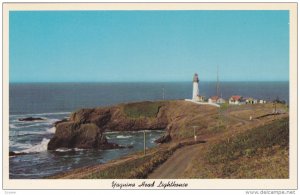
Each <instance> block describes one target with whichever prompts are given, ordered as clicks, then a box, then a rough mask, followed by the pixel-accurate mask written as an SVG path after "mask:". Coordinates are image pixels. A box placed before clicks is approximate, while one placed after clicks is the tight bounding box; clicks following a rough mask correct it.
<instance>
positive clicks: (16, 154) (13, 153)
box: [9, 152, 27, 156]
mask: <svg viewBox="0 0 300 195" xmlns="http://www.w3.org/2000/svg"><path fill="white" fill-rule="evenodd" d="M25 154H27V153H25V152H20V153H16V152H9V156H19V155H25Z"/></svg>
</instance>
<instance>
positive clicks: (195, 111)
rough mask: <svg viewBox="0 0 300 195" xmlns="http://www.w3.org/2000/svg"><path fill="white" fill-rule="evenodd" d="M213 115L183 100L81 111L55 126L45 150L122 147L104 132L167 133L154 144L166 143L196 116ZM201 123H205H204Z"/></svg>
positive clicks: (127, 104)
mask: <svg viewBox="0 0 300 195" xmlns="http://www.w3.org/2000/svg"><path fill="white" fill-rule="evenodd" d="M199 108H201V109H199ZM213 113H217V109H216V108H215V107H212V106H205V105H197V104H194V103H191V102H186V101H183V100H174V101H154V102H150V101H146V102H135V103H126V104H119V105H115V106H110V107H99V108H85V109H80V110H78V111H76V112H73V113H72V114H71V115H70V118H69V119H63V120H61V121H58V122H56V123H55V127H56V132H55V134H54V137H52V139H51V140H50V142H49V143H48V150H55V149H57V148H82V149H92V148H94V149H113V148H120V147H122V146H119V145H118V144H115V143H110V142H108V141H107V139H106V136H105V134H104V132H106V131H139V130H145V129H147V130H166V133H165V135H164V136H162V137H161V138H159V139H157V140H156V143H167V142H170V141H172V140H173V139H177V138H178V137H177V136H180V135H178V132H180V131H179V130H181V129H188V128H191V127H189V126H190V124H194V123H195V116H200V117H201V116H205V115H207V114H213ZM200 122H201V123H203V124H205V123H206V122H205V120H200ZM203 126H204V125H203ZM203 128H205V127H203Z"/></svg>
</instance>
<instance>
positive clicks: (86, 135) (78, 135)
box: [48, 122, 119, 150]
mask: <svg viewBox="0 0 300 195" xmlns="http://www.w3.org/2000/svg"><path fill="white" fill-rule="evenodd" d="M118 147H119V146H118V144H113V143H108V142H107V139H106V138H105V136H104V135H103V131H102V130H101V129H100V128H99V127H98V126H97V125H95V124H93V123H88V124H80V123H74V122H62V123H59V124H57V126H56V132H55V135H54V137H53V138H52V139H51V140H50V142H49V143H48V150H56V149H57V148H83V149H88V148H98V149H112V148H118Z"/></svg>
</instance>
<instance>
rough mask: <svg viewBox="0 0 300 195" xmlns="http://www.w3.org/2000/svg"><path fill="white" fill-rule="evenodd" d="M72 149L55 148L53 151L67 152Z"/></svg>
mask: <svg viewBox="0 0 300 195" xmlns="http://www.w3.org/2000/svg"><path fill="white" fill-rule="evenodd" d="M71 150H72V149H70V148H58V149H56V150H55V151H56V152H69V151H71Z"/></svg>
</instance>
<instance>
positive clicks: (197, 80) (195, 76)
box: [192, 73, 199, 101]
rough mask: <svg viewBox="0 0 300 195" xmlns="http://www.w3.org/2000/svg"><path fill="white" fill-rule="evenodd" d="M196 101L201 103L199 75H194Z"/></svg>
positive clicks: (194, 97) (194, 96)
mask: <svg viewBox="0 0 300 195" xmlns="http://www.w3.org/2000/svg"><path fill="white" fill-rule="evenodd" d="M192 100H194V101H199V78H198V74H197V73H195V74H194V78H193V98H192Z"/></svg>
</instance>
